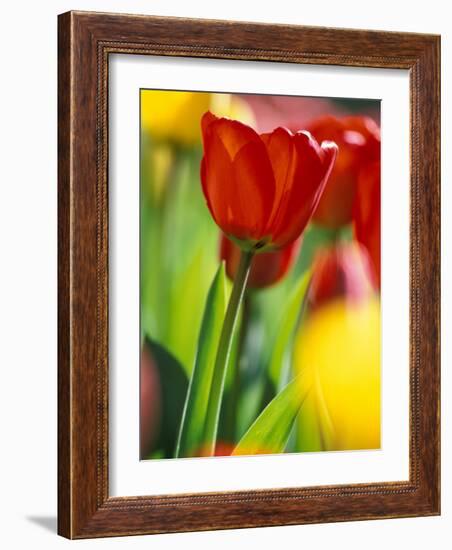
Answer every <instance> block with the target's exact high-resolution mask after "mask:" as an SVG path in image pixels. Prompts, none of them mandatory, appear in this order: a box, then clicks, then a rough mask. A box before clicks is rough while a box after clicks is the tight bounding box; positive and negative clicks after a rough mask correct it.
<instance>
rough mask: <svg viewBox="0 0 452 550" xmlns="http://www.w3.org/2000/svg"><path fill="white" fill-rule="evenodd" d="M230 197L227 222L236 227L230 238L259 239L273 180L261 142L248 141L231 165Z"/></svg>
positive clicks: (268, 161)
mask: <svg viewBox="0 0 452 550" xmlns="http://www.w3.org/2000/svg"><path fill="white" fill-rule="evenodd" d="M233 166H234V179H233V196H234V200H233V201H231V203H230V209H229V215H230V219H229V223H230V224H232V223H235V224H236V230H235V232H233V234H234V236H236V237H239V238H247V239H250V240H256V241H257V240H260V239H261V238H262V237H263V236H265V235H264V233H263V232H264V229H265V227H266V225H267V220H268V219H269V216H270V213H271V211H272V206H273V201H274V195H275V180H274V178H273V172H272V167H271V164H270V160H269V158H268V155H267V152H266V149H265V146H264V144H263V143H262V141H261V140H260V139H259V141H257V142H254V141H253V142H249V143H247V144H246V145H245V146H244V147H242V148H241V149H240V151H239V152H238V153H237V155H236V157H235V159H234V162H233Z"/></svg>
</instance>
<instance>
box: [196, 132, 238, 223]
mask: <svg viewBox="0 0 452 550" xmlns="http://www.w3.org/2000/svg"><path fill="white" fill-rule="evenodd" d="M204 151H205V154H204V157H203V159H202V162H201V183H202V188H203V192H204V196H205V197H206V201H207V206H208V207H209V210H210V212H211V214H212V217H213V219H214V220H215V222H216V223H217V224H218V225H219V226H220V227H221V228H222V229H223V230H224V231H228V229H229V228H228V223H227V222H228V213H227V210H228V209H227V205H228V204H229V203H230V201H231V200H234V197H233V195H232V194H231V189H233V187H234V186H233V182H232V181H231V180H232V178H233V169H232V162H231V159H230V157H229V155H228V153H227V151H226V149H225V147H224V145H223V142H222V141H221V139H220V138H219V137H218V136H217V135H216V134H215V133H214V132H211V133H210V132H209V136H208V138H207V139H205V144H204Z"/></svg>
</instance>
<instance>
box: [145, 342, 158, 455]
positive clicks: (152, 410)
mask: <svg viewBox="0 0 452 550" xmlns="http://www.w3.org/2000/svg"><path fill="white" fill-rule="evenodd" d="M160 416H161V403H160V381H159V375H158V371H157V366H156V364H155V362H154V358H153V357H152V354H151V350H150V349H149V346H147V345H146V344H144V345H143V348H142V350H141V361H140V458H141V459H144V458H146V456H147V455H148V454H149V453H150V452H151V450H152V445H153V444H154V443H155V440H156V438H157V435H158V431H159V429H160Z"/></svg>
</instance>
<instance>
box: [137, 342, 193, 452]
mask: <svg viewBox="0 0 452 550" xmlns="http://www.w3.org/2000/svg"><path fill="white" fill-rule="evenodd" d="M144 345H146V346H149V350H150V353H151V355H152V358H153V360H154V362H155V365H156V367H157V371H158V378H159V385H160V399H161V412H160V414H161V417H160V431H159V435H158V437H157V441H156V443H155V444H154V445H153V448H154V453H160V454H163V456H164V457H165V458H172V457H173V456H174V450H175V441H176V438H177V433H178V430H179V426H180V422H181V418H182V411H183V408H184V400H185V396H186V394H187V389H188V378H187V375H186V374H185V371H184V369H183V368H182V365H181V364H180V363H179V362H178V361H177V359H175V357H173V356H172V355H171V354H170V353H169V351H168V350H166V349H165V348H164V347H163V346H161V345H160V344H157V343H156V342H153V341H152V340H150V339H149V338H146V339H145V344H144Z"/></svg>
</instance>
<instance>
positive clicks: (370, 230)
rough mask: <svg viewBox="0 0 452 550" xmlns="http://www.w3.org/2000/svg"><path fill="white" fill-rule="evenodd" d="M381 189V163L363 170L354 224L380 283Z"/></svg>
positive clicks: (357, 236)
mask: <svg viewBox="0 0 452 550" xmlns="http://www.w3.org/2000/svg"><path fill="white" fill-rule="evenodd" d="M380 203H381V191H380V163H379V162H376V163H373V164H371V165H369V166H366V168H364V169H363V170H362V171H361V174H360V177H359V181H358V189H357V193H356V199H355V204H354V207H353V222H354V223H353V225H354V230H355V237H356V239H357V241H359V242H360V243H362V244H363V245H364V246H365V247H366V249H367V250H368V252H369V255H370V257H371V259H372V263H373V267H374V270H375V276H376V279H377V281H378V285H379V286H380V285H381V267H380V263H381V257H380V255H381V252H380V248H381V235H380V232H381V204H380Z"/></svg>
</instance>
